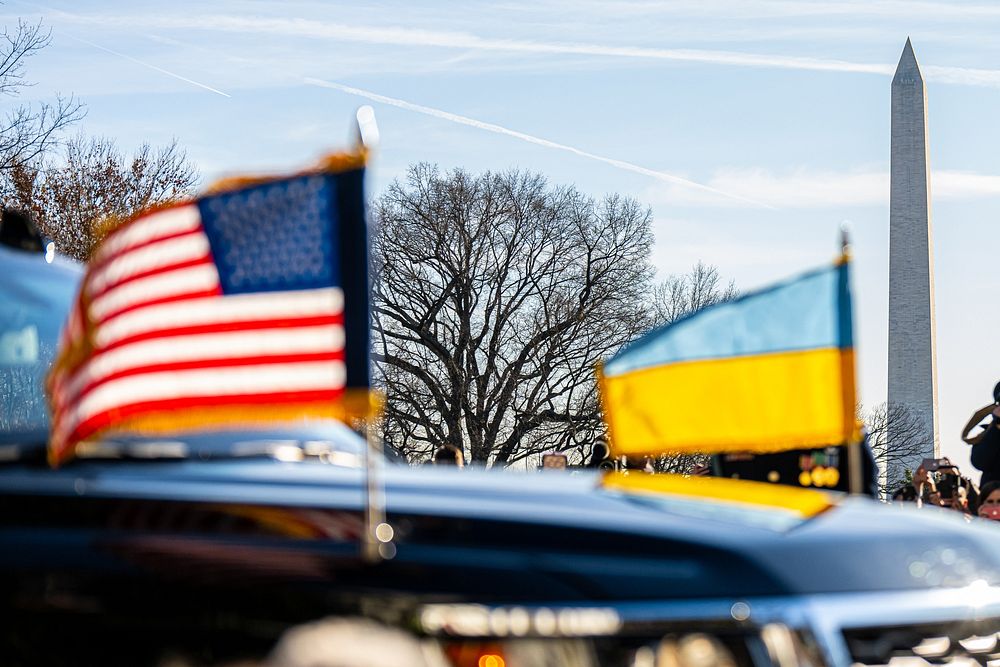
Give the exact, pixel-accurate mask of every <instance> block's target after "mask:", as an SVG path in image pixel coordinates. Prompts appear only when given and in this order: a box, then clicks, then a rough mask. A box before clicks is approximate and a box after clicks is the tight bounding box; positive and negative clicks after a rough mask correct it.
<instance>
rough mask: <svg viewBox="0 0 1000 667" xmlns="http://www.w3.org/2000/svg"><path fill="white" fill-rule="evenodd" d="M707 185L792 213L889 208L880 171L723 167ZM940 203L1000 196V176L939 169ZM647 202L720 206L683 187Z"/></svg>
mask: <svg viewBox="0 0 1000 667" xmlns="http://www.w3.org/2000/svg"><path fill="white" fill-rule="evenodd" d="M708 186H709V187H712V188H718V189H722V190H725V191H727V192H731V193H734V194H737V195H743V196H753V197H756V198H757V199H759V200H762V201H765V202H768V203H769V204H772V205H774V206H777V207H780V208H783V209H784V208H787V209H816V208H851V207H856V206H888V204H889V174H888V172H885V171H878V170H853V171H827V170H806V169H801V170H796V171H792V172H787V173H776V172H774V171H771V170H769V169H762V168H754V169H721V170H719V171H717V172H716V173H715V174H714V175H713V176H712V178H711V179H710V180H709V181H708ZM931 195H932V197H933V198H934V199H935V200H968V199H980V198H986V197H997V196H1000V176H998V175H992V174H979V173H975V172H968V171H951V170H937V171H933V172H932V174H931ZM644 199H646V200H647V201H650V202H651V203H653V205H654V206H656V205H674V206H677V205H681V206H695V207H702V206H720V205H725V202H721V201H719V200H717V199H709V198H706V197H704V196H703V195H701V194H699V193H697V192H692V191H690V190H682V189H680V188H672V187H667V188H663V187H660V188H651V189H649V190H648V191H647V192H646V193H645V196H644Z"/></svg>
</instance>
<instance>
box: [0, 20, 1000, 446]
mask: <svg viewBox="0 0 1000 667" xmlns="http://www.w3.org/2000/svg"><path fill="white" fill-rule="evenodd" d="M0 13H2V14H3V21H4V23H5V24H6V25H8V26H10V25H13V24H14V23H15V22H16V20H17V18H19V17H22V18H25V19H28V20H35V19H38V18H41V19H43V20H44V22H45V24H46V25H47V26H49V27H50V28H51V29H52V35H53V42H52V45H51V46H50V47H49V48H48V49H46V50H45V51H43V52H42V53H40V54H39V55H37V56H36V57H35V58H34V59H33V60H32V61H31V63H30V64H29V70H28V75H29V77H30V78H31V79H33V80H34V81H36V82H37V83H38V85H36V86H35V87H33V88H31V89H29V90H27V91H25V92H24V93H23V94H22V97H25V98H26V99H32V98H40V99H47V98H49V97H50V96H52V95H53V94H55V93H56V92H63V93H74V94H76V95H77V96H79V97H80V99H82V100H83V101H84V102H85V103H86V104H87V107H88V109H89V113H88V115H87V118H86V119H85V121H84V122H83V124H82V129H83V130H84V131H85V132H87V133H89V134H101V135H107V136H110V137H114V138H115V139H117V140H118V141H119V143H120V144H121V145H122V146H123V147H126V148H131V147H134V146H136V145H138V144H140V143H141V142H143V141H149V142H151V143H153V144H154V145H156V144H161V143H165V142H168V141H169V140H170V139H171V138H177V140H178V141H179V142H180V144H181V145H182V146H183V147H185V148H186V150H187V151H188V155H189V157H190V158H191V159H192V160H193V161H194V162H195V163H196V164H197V166H198V168H199V169H200V170H201V173H202V175H203V177H204V178H205V180H207V181H210V180H213V179H214V178H216V177H218V176H220V175H223V174H227V173H237V172H243V171H247V170H261V169H264V170H277V169H292V168H295V167H298V166H301V165H303V164H306V163H308V162H310V161H311V160H312V159H313V158H315V157H316V156H318V155H319V154H321V153H322V152H323V151H324V150H326V149H328V148H331V147H338V146H343V145H344V144H345V143H346V142H347V141H348V140H349V138H350V132H351V120H352V118H353V113H354V110H355V109H356V108H357V106H359V105H360V104H365V103H371V104H372V106H374V108H375V111H376V114H377V117H378V122H379V127H380V130H381V134H382V147H381V150H380V154H379V156H378V158H377V160H376V162H375V163H374V165H373V170H372V171H373V176H374V177H373V179H372V183H371V188H372V192H373V193H377V192H378V191H379V190H380V189H381V187H383V186H384V185H385V184H386V183H388V182H389V181H390V180H391V179H393V178H395V177H397V176H400V175H401V174H403V172H404V171H405V169H406V167H407V165H409V164H411V163H413V162H417V161H428V162H433V163H437V164H438V165H440V166H441V167H443V168H450V167H454V166H462V167H465V168H467V169H470V170H473V171H480V170H486V169H505V168H508V167H521V168H527V169H531V170H535V171H539V172H541V173H543V174H545V175H546V176H547V177H548V178H549V179H550V180H551V181H552V182H553V183H560V184H562V183H570V184H574V185H576V186H577V187H578V188H579V189H581V190H583V191H585V192H588V193H591V194H593V195H598V196H599V195H601V194H603V193H605V192H621V193H625V194H628V195H632V196H634V197H637V198H638V199H639V200H641V201H643V202H645V203H647V204H648V205H650V206H651V207H652V209H653V213H654V218H655V222H654V232H655V235H656V247H655V251H654V261H655V264H656V266H657V269H658V270H659V271H660V273H661V274H663V275H666V274H669V273H672V272H680V271H684V270H686V269H687V268H688V267H690V266H691V265H692V264H694V263H695V262H696V261H698V260H703V261H705V262H708V263H711V264H715V265H717V266H718V267H719V270H720V271H721V273H722V274H723V275H724V276H726V277H731V278H733V279H735V280H736V283H737V285H738V286H739V287H740V288H742V289H749V288H753V287H756V286H759V285H762V284H765V283H767V282H770V281H773V280H776V279H779V278H782V277H784V276H787V275H789V274H791V273H795V272H797V271H800V270H803V269H807V268H809V267H812V266H814V265H817V264H820V263H823V262H826V261H829V260H830V259H832V258H833V257H834V255H835V253H836V251H837V238H838V229H839V227H840V225H841V223H843V222H845V221H846V222H849V224H850V227H851V229H852V238H853V242H854V249H855V257H856V263H855V267H856V268H855V293H856V295H857V306H856V308H857V320H858V332H857V338H858V341H859V343H858V353H859V358H860V361H859V368H860V384H861V396H862V400H863V401H864V402H865V403H867V404H875V403H879V402H881V401H883V400H885V388H886V379H885V375H886V345H887V342H886V319H887V314H886V307H887V291H888V287H887V276H888V199H889V190H888V168H889V84H890V79H891V74H892V71H893V69H894V68H895V64H896V61H897V60H898V58H899V55H900V52H901V50H902V47H903V44H904V42H905V40H906V37H907V36H910V37H911V38H912V40H913V45H914V49H915V52H916V55H917V59H918V60H919V62H920V65H921V67H922V68H923V71H924V75H925V80H926V81H927V86H928V101H929V112H928V113H929V119H930V147H931V167H932V170H933V175H932V193H933V201H934V209H933V225H934V232H935V238H934V248H935V256H934V261H935V271H936V297H937V317H938V322H937V341H938V372H939V394H940V411H941V412H940V430H941V442H942V447H943V450H944V453H945V454H947V455H951V456H952V457H953V458H955V459H956V460H959V461H961V462H962V463H966V462H967V460H968V459H967V452H966V447H965V445H963V444H961V442H960V441H959V438H958V434H959V430H960V428H961V426H962V425H963V424H964V421H965V419H966V417H967V416H968V414H969V413H970V412H971V411H972V410H973V409H975V408H976V407H978V406H980V405H983V404H985V403H987V402H989V398H990V394H991V391H992V387H993V384H994V382H996V381H997V379H1000V369H998V363H997V361H996V355H995V354H994V351H993V348H992V346H993V344H994V340H995V335H994V333H993V332H994V331H996V330H997V329H998V326H1000V308H997V307H995V306H994V305H993V303H992V297H993V296H994V295H996V294H998V293H1000V272H998V271H996V270H994V267H995V266H996V264H997V262H996V261H995V260H991V259H990V257H992V256H994V255H995V250H994V248H995V244H996V243H997V242H998V241H1000V225H998V220H1000V164H998V158H997V156H998V155H1000V124H998V123H997V120H996V119H997V118H998V117H1000V114H998V111H1000V42H998V41H997V40H996V39H995V35H996V34H997V32H998V29H1000V5H992V4H986V3H982V4H977V3H960V2H943V1H942V2H935V1H928V2H868V1H864V2H854V1H850V0H828V1H817V2H804V1H795V2H792V1H788V0H690V1H688V0H679V1H677V2H646V1H644V0H633V1H625V2H617V3H614V2H605V1H596V0H572V1H569V0H531V1H521V0H509V1H507V2H497V3H475V2H466V3H461V4H458V3H422V2H406V1H399V2H373V3H337V2H308V1H298V2H296V1H292V2H282V3H275V2H215V3H203V2H191V1H190V0H176V1H175V2H171V3H163V2H144V1H141V0H140V1H136V2H129V3H121V5H120V6H116V5H115V4H113V3H97V2H85V1H82V0H81V1H74V2H64V1H59V2H48V3H45V4H37V3H29V2H15V1H14V0H10V1H9V2H7V3H5V4H4V5H2V6H0ZM345 87H346V88H345ZM348 88H350V89H352V91H353V92H347V89H348ZM365 95H369V97H367V98H366V97H365ZM371 95H377V96H381V97H379V98H375V99H373V98H372V97H371ZM386 98H390V100H391V101H389V100H387V99H386ZM376 100H377V101H376ZM413 105H419V106H420V107H424V108H429V109H431V111H426V110H425V111H424V112H419V111H416V110H414V109H415V107H414V106H413ZM435 110H436V111H435ZM440 112H443V113H440ZM449 114H451V115H450V116H449ZM454 116H461V117H463V118H464V119H470V120H471V121H472V122H471V124H470V123H469V122H467V121H461V122H459V121H458V120H456V119H455V118H454ZM477 123H478V126H477ZM483 124H491V125H494V126H499V127H500V128H505V129H506V130H510V131H513V132H515V133H522V134H524V135H530V137H533V138H535V139H539V140H543V143H544V142H548V144H547V145H540V144H539V143H538V142H535V143H532V142H530V141H526V140H525V139H524V138H523V137H518V136H514V135H512V134H510V133H503V132H500V131H497V130H489V129H486V128H484V127H483ZM556 145H558V146H556ZM560 146H561V147H560ZM567 148H569V149H575V150H576V151H578V152H572V151H570V150H566V149H567ZM580 152H582V153H585V154H587V155H581V154H580ZM609 160H610V161H617V163H615V164H612V163H611V162H609ZM654 172H655V173H654ZM677 179H683V180H687V181H691V182H692V183H693V184H694V185H692V184H685V183H683V182H681V181H679V180H677Z"/></svg>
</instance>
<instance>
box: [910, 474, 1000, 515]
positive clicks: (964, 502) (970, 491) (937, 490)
mask: <svg viewBox="0 0 1000 667" xmlns="http://www.w3.org/2000/svg"><path fill="white" fill-rule="evenodd" d="M891 500H892V502H894V503H900V502H902V503H915V504H916V505H917V506H918V507H944V508H946V509H950V510H954V511H956V512H962V513H963V514H966V515H968V516H979V517H981V518H985V519H992V520H994V521H996V520H1000V482H997V481H991V482H987V483H986V484H984V485H983V486H982V487H979V486H978V485H976V483H975V482H973V481H972V480H971V479H970V478H968V477H966V476H965V475H963V474H962V472H961V471H960V470H959V468H958V466H957V465H955V464H953V463H952V462H951V461H950V460H949V459H947V458H941V459H924V462H923V463H922V464H921V465H920V466H919V467H918V468H917V469H916V471H915V472H914V473H913V477H912V479H911V481H910V482H909V483H907V484H905V485H903V486H901V487H899V488H898V489H896V490H895V492H893V494H892V498H891Z"/></svg>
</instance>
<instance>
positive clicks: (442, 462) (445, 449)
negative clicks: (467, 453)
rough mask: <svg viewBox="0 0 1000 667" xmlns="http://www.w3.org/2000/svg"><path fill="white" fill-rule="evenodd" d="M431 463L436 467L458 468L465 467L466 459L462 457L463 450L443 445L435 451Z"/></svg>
mask: <svg viewBox="0 0 1000 667" xmlns="http://www.w3.org/2000/svg"><path fill="white" fill-rule="evenodd" d="M431 461H432V462H433V463H434V465H436V466H456V467H458V468H462V467H464V466H465V457H464V456H462V450H460V449H459V448H458V447H456V446H455V445H441V446H440V447H438V448H437V449H436V450H434V455H433V456H431Z"/></svg>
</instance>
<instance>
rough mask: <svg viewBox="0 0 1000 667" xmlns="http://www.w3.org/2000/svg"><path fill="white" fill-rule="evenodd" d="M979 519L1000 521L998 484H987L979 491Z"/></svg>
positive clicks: (999, 491)
mask: <svg viewBox="0 0 1000 667" xmlns="http://www.w3.org/2000/svg"><path fill="white" fill-rule="evenodd" d="M979 517H980V518H982V519H991V520H993V521H1000V482H989V483H988V484H984V485H983V488H981V489H980V490H979Z"/></svg>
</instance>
